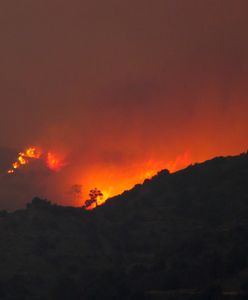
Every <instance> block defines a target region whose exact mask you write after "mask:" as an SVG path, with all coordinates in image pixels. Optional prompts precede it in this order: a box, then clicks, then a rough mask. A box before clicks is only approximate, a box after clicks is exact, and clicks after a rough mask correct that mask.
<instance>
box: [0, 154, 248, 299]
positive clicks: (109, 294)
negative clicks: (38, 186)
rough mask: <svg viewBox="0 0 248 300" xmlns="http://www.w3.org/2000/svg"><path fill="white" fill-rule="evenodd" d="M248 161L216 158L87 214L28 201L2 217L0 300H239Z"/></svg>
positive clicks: (246, 282)
mask: <svg viewBox="0 0 248 300" xmlns="http://www.w3.org/2000/svg"><path fill="white" fill-rule="evenodd" d="M247 217H248V154H242V155H240V156H237V157H227V158H222V157H221V158H215V159H213V160H211V161H207V162H205V163H203V164H196V165H194V166H190V167H188V168H186V169H184V170H182V171H179V172H177V173H174V174H169V173H168V172H167V171H162V172H160V173H159V174H158V175H157V176H155V177H154V178H153V179H151V180H146V181H145V182H144V184H143V185H137V186H135V187H134V189H132V190H131V191H128V192H125V193H124V194H122V195H121V196H118V197H115V198H113V199H110V200H109V201H108V202H107V203H106V204H105V205H104V206H102V207H99V208H97V209H95V210H93V211H85V210H83V209H81V208H71V207H61V206H56V205H52V204H50V203H49V202H46V201H43V200H40V199H38V198H35V199H34V200H33V201H32V203H31V204H29V205H28V206H27V209H26V210H22V211H16V212H14V213H5V212H2V213H1V217H0V299H1V300H2V299H3V300H5V299H16V300H17V299H20V300H22V299H27V300H29V299H30V300H36V299H40V300H43V299H44V300H45V299H46V300H50V299H51V300H53V299H55V300H56V299H60V300H63V299H68V300H77V299H86V300H87V299H92V300H93V299H118V300H121V299H221V298H225V299H226V298H228V299H234V298H235V299H246V298H247V297H246V292H247V291H248V218H247Z"/></svg>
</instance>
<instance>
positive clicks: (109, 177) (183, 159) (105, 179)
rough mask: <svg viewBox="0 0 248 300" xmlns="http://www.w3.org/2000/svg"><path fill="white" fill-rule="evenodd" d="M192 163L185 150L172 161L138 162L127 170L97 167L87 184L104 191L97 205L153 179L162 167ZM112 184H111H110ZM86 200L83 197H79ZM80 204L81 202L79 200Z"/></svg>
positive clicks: (174, 167) (183, 165) (174, 170)
mask: <svg viewBox="0 0 248 300" xmlns="http://www.w3.org/2000/svg"><path fill="white" fill-rule="evenodd" d="M191 163H192V160H191V157H190V154H189V153H188V152H185V153H183V154H181V155H178V156H177V157H176V158H175V159H174V160H170V161H156V160H148V161H145V162H144V163H140V164H139V163H138V164H136V165H135V166H133V167H130V168H128V169H127V170H126V171H125V170H121V171H120V170H119V169H112V170H111V171H110V170H106V169H102V168H99V169H98V168H96V169H94V170H92V171H91V172H92V175H91V176H89V175H90V174H88V176H89V177H90V178H94V182H91V180H90V181H88V180H87V179H88V178H87V177H86V178H85V180H86V186H87V187H88V186H90V185H91V184H94V185H96V186H97V187H98V188H99V189H100V190H101V192H102V194H103V196H102V197H98V198H97V206H100V205H102V204H104V203H105V202H106V201H107V200H108V199H109V198H111V197H113V196H115V195H118V194H120V193H122V192H123V191H125V190H129V189H131V188H132V187H133V186H134V185H135V184H141V183H143V182H144V180H145V179H151V178H152V177H154V176H155V175H156V174H157V173H158V172H159V171H161V170H162V169H168V170H169V171H170V172H172V173H173V172H176V171H178V170H180V169H183V168H185V167H187V166H188V165H190V164H191ZM110 184H111V185H110ZM78 200H81V201H82V202H84V201H83V200H82V199H78ZM78 204H79V202H78ZM95 207H96V205H95V203H93V204H92V205H91V206H89V207H87V209H94V208H95Z"/></svg>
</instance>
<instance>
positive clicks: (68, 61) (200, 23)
mask: <svg viewBox="0 0 248 300" xmlns="http://www.w3.org/2000/svg"><path fill="white" fill-rule="evenodd" d="M0 20H1V26H0V36H1V48H0V54H1V55H0V61H1V71H0V96H1V110H0V128H1V136H0V145H1V146H2V148H3V149H5V148H7V147H8V148H10V149H18V150H21V149H23V148H24V147H26V146H27V145H33V144H37V145H41V146H42V147H44V148H46V149H47V148H49V149H50V148H52V149H55V150H56V151H59V152H63V154H64V156H66V159H67V162H68V166H67V167H66V168H65V171H64V172H62V173H61V174H56V175H52V177H56V179H54V180H51V181H50V183H49V185H50V187H49V188H48V190H49V191H50V190H52V185H53V186H57V185H59V182H63V184H64V191H65V190H66V189H67V187H66V186H67V185H68V186H70V185H72V184H74V183H75V184H76V183H80V184H81V183H82V184H84V182H83V181H85V182H87V188H88V186H90V183H89V182H91V184H92V185H94V184H95V183H94V178H97V177H99V176H101V175H102V176H105V173H104V172H105V170H106V169H110V170H113V174H115V173H116V172H117V170H119V171H118V172H119V173H122V174H123V176H122V177H121V176H117V177H118V178H119V179H120V180H125V176H130V171H127V169H129V170H132V169H133V168H138V167H139V166H140V165H142V164H144V163H146V162H147V161H151V160H153V161H159V162H160V161H162V162H166V161H167V160H168V161H170V160H173V159H175V158H176V157H177V156H178V155H181V154H183V153H185V152H190V153H191V154H190V155H191V160H192V162H194V161H200V160H203V159H207V158H210V157H212V156H216V155H226V154H235V153H239V152H242V151H245V150H246V149H247V138H248V130H247V129H248V121H247V109H248V101H247V94H248V93H247V89H248V86H247V75H248V72H247V63H248V39H247V31H248V3H247V1H241V0H235V1H234V0H233V1H230V0H226V1H223V0H221V1H218V0H213V1H212V0H209V1H199V0H198V1H196V0H195V1H193V0H188V1H184V0H181V1H180V0H161V1H160V0H157V1H156V0H155V1H152V2H151V1H147V0H142V1H138V0H132V1H131V0H126V1H116V0H115V1H113V0H111V1H110V0H107V1H100V0H95V1H92V0H91V1H79V0H72V1H64V0H60V1H55V0H49V1H48V0H47V1H46V0H44V1H31V0H30V1H25V0H24V1H17V0H13V1H2V3H1V4H0ZM3 152H5V150H3V151H2V152H0V155H1V158H0V161H1V162H2V165H3V166H4V167H3V168H5V165H6V161H9V160H10V158H9V156H8V158H7V157H6V155H10V154H2V153H3ZM157 165H159V167H162V166H163V163H161V164H157ZM102 170H104V171H102ZM94 172H95V173H94ZM96 173H97V174H96ZM42 174H43V173H42ZM89 174H90V175H89ZM23 176H24V175H23ZM25 176H26V175H25ZM25 176H24V177H25ZM37 176H38V175H37ZM39 176H40V175H39ZM42 176H44V174H43V175H42ZM19 177H20V176H19V175H18V178H19ZM105 177H106V176H105ZM25 178H26V177H25ZM47 178H48V177H46V180H45V182H46V184H47V182H49V180H48V179H47ZM49 178H50V177H49ZM111 178H112V177H111V176H110V179H109V180H110V181H111ZM15 180H17V179H15ZM20 180H24V179H20ZM80 180H82V182H80ZM17 181H18V180H17ZM38 181H39V180H38ZM96 181H100V179H97V180H96ZM27 182H28V180H27ZM65 182H67V183H65ZM96 184H97V183H96ZM1 185H2V184H1ZM27 185H28V184H27ZM111 185H112V183H111ZM4 186H6V185H4ZM11 186H12V183H10V185H9V188H8V190H9V189H11ZM29 189H31V191H30V193H28V197H29V196H30V195H31V194H34V195H37V193H39V190H40V189H39V188H37V189H36V185H35V184H33V185H32V187H31V186H30V187H29ZM41 189H42V188H41ZM24 190H25V188H24ZM55 190H56V188H55ZM63 193H64V192H63ZM4 194H5V195H7V192H6V193H5V192H4ZM17 194H18V193H17ZM24 194H25V192H24ZM57 194H58V195H59V192H58V193H57ZM57 194H56V195H57ZM48 196H53V194H52V193H50V192H49V193H48ZM6 197H7V196H5V198H6ZM7 198H8V197H7ZM14 198H18V195H15V197H11V199H14ZM23 198H24V196H23ZM55 198H56V199H59V196H56V197H55ZM27 200H29V199H27ZM10 201H12V203H15V200H10ZM58 201H59V200H58ZM8 202H9V201H8ZM18 203H19V202H18ZM12 206H13V205H12ZM18 206H19V204H18Z"/></svg>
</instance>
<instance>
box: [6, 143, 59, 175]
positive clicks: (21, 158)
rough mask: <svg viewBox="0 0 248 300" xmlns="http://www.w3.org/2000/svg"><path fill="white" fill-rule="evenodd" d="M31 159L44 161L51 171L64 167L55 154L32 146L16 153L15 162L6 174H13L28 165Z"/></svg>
mask: <svg viewBox="0 0 248 300" xmlns="http://www.w3.org/2000/svg"><path fill="white" fill-rule="evenodd" d="M33 159H42V160H44V161H45V162H46V165H47V167H48V168H49V169H50V170H53V171H58V170H60V169H61V168H62V167H63V166H64V164H63V162H62V161H61V160H60V159H59V158H58V157H57V155H56V154H54V153H52V152H50V151H49V152H46V151H42V150H41V149H40V148H39V147H35V146H32V147H29V148H27V149H26V150H24V151H22V152H19V153H18V156H17V159H16V161H14V162H13V163H12V166H11V168H10V169H9V170H8V171H7V173H8V174H12V173H14V172H15V171H16V170H17V169H19V168H20V167H21V166H24V165H27V164H29V163H30V161H31V160H33Z"/></svg>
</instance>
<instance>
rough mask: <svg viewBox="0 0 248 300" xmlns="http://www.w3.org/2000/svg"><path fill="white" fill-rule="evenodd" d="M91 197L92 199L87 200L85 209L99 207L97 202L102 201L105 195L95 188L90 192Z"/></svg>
mask: <svg viewBox="0 0 248 300" xmlns="http://www.w3.org/2000/svg"><path fill="white" fill-rule="evenodd" d="M89 197H90V199H88V200H86V201H85V203H84V207H85V208H88V207H90V206H92V205H93V204H95V206H97V204H98V203H97V200H98V199H102V197H103V193H102V192H101V191H100V190H98V189H97V188H94V189H93V190H90V193H89Z"/></svg>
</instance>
